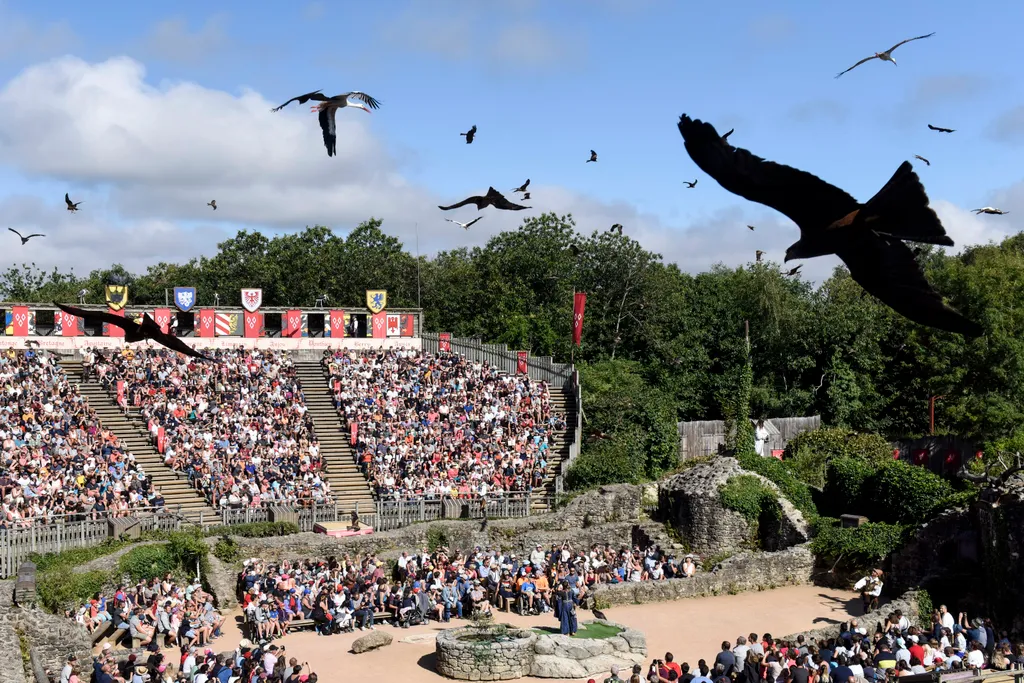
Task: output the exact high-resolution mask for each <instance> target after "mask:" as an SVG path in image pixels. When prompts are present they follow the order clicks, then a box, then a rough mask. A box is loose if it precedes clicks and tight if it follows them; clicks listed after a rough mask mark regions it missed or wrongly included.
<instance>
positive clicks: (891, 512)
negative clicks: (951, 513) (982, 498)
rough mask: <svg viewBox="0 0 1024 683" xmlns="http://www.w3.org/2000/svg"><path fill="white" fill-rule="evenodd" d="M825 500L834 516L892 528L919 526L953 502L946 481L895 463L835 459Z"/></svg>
mask: <svg viewBox="0 0 1024 683" xmlns="http://www.w3.org/2000/svg"><path fill="white" fill-rule="evenodd" d="M826 480H827V481H826V484H825V498H826V500H828V502H829V505H830V511H831V512H834V513H836V514H858V515H864V516H865V517H868V518H869V519H872V520H876V521H881V522H890V523H894V524H918V523H921V522H924V521H926V520H927V518H928V516H929V515H930V514H932V513H933V512H935V511H936V510H939V509H941V508H943V507H945V506H946V505H948V504H949V502H950V501H951V500H952V499H953V496H954V493H955V492H954V489H953V487H952V486H951V485H950V483H949V482H948V481H946V480H945V479H943V478H942V477H940V476H939V475H937V474H935V473H934V472H931V471H929V470H927V469H925V468H923V467H917V466H915V465H910V464H907V463H905V462H902V461H898V460H889V461H887V462H884V463H881V464H878V463H871V462H869V461H867V460H863V459H859V458H850V457H846V458H837V459H835V460H833V461H831V462H830V463H829V465H828V472H827V474H826Z"/></svg>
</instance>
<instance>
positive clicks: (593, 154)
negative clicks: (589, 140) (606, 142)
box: [587, 150, 597, 164]
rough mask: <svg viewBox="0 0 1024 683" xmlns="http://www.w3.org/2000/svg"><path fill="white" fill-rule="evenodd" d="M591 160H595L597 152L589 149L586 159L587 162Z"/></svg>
mask: <svg viewBox="0 0 1024 683" xmlns="http://www.w3.org/2000/svg"><path fill="white" fill-rule="evenodd" d="M591 161H597V152H595V151H594V150H590V158H589V159H587V163H588V164H589V163H590V162H591Z"/></svg>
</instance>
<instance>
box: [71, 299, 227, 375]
mask: <svg viewBox="0 0 1024 683" xmlns="http://www.w3.org/2000/svg"><path fill="white" fill-rule="evenodd" d="M53 305H54V306H56V307H57V308H59V309H60V310H62V311H64V312H65V313H70V314H71V315H76V316H78V317H79V318H82V319H83V320H85V319H91V320H101V321H103V322H105V323H107V324H108V325H114V326H116V327H120V328H121V329H122V330H124V340H125V342H127V343H129V344H130V343H133V342H140V341H142V340H143V339H152V340H153V341H155V342H156V343H157V344H160V345H161V346H165V347H167V348H168V349H171V350H172V351H177V352H178V353H182V354H185V355H186V356H191V357H193V358H200V359H202V360H214V359H213V358H210V357H209V356H207V355H204V354H202V353H200V352H199V351H196V350H195V349H193V348H192V347H191V346H189V345H188V344H186V343H185V342H183V341H181V340H180V339H178V338H177V337H175V336H174V335H170V334H167V333H166V332H164V331H163V330H161V329H160V326H159V325H157V324H156V321H155V320H153V319H152V318H151V317H149V313H146V314H144V315H143V316H142V323H141V324H140V323H137V322H135V321H134V320H130V319H128V318H124V317H122V316H119V315H115V314H113V313H110V312H109V311H87V310H86V309H84V308H76V307H75V306H65V305H64V304H59V303H57V302H56V301H55V302H53Z"/></svg>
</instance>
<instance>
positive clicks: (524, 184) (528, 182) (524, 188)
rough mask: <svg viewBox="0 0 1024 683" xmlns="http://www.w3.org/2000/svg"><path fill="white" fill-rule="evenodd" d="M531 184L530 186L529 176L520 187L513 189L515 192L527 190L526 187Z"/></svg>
mask: <svg viewBox="0 0 1024 683" xmlns="http://www.w3.org/2000/svg"><path fill="white" fill-rule="evenodd" d="M529 186H530V179H529V178H527V179H526V182H525V183H523V184H522V185H520V186H519V187H517V188H516V189H514V190H512V191H513V192H526V188H528V187H529Z"/></svg>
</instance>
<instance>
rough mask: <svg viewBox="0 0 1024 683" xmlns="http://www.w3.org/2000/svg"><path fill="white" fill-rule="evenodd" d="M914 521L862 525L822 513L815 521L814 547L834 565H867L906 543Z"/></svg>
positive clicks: (841, 566) (852, 567)
mask: <svg viewBox="0 0 1024 683" xmlns="http://www.w3.org/2000/svg"><path fill="white" fill-rule="evenodd" d="M913 528H914V527H913V526H912V525H907V524H888V523H886V522H867V523H865V524H862V525H860V526H855V527H843V526H840V524H839V520H838V519H835V518H831V517H819V518H817V519H816V520H815V521H814V538H812V539H811V550H812V551H813V552H814V554H815V555H816V556H817V557H818V559H819V560H822V561H823V562H824V563H826V564H828V565H830V566H831V567H832V569H833V570H834V569H836V568H837V567H840V568H849V569H864V568H867V567H871V566H874V565H875V564H877V563H878V561H879V560H882V559H883V558H885V557H886V556H887V555H889V553H891V552H892V551H894V550H896V549H897V548H899V547H900V546H901V545H903V543H904V541H905V540H906V539H907V535H908V534H909V533H910V531H912V530H913Z"/></svg>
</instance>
